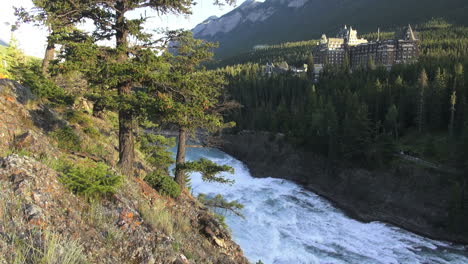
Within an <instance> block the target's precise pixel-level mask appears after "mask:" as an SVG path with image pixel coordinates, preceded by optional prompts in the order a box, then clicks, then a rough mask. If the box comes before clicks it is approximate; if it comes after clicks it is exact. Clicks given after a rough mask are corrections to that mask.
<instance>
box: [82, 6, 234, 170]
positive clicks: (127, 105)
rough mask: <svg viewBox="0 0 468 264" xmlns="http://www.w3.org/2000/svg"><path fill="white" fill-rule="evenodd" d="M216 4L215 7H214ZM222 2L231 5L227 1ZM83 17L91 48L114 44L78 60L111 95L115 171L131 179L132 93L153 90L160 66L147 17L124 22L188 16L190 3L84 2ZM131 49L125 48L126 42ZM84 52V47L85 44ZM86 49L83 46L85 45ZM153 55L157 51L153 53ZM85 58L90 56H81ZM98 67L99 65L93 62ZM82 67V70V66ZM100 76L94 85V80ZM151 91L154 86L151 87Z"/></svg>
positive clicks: (132, 155) (135, 110) (134, 114)
mask: <svg viewBox="0 0 468 264" xmlns="http://www.w3.org/2000/svg"><path fill="white" fill-rule="evenodd" d="M215 2H217V3H219V1H215ZM228 2H232V1H231V0H228ZM84 3H85V6H86V12H82V13H81V15H82V16H84V17H86V18H89V19H92V20H93V21H94V24H95V25H96V29H95V30H94V32H92V37H88V38H85V39H87V40H89V39H91V44H94V43H97V41H98V40H102V39H111V38H114V39H115V46H114V47H94V51H90V49H89V48H88V49H84V48H83V47H82V48H83V49H84V50H85V51H83V50H82V53H81V54H80V55H81V56H79V57H80V59H81V60H83V59H85V60H86V61H88V62H89V61H90V60H94V61H95V63H94V64H93V65H92V66H94V67H95V68H94V69H88V72H91V71H93V72H94V75H93V77H92V78H93V80H92V81H96V82H97V83H99V85H100V86H101V87H102V88H103V89H107V90H109V88H110V89H113V90H115V91H116V99H117V100H116V104H117V110H118V118H119V166H120V168H121V170H122V172H123V173H124V174H126V175H131V174H133V166H134V158H135V153H134V130H135V126H136V120H135V117H136V114H138V113H137V111H138V109H136V108H135V107H134V106H132V102H134V103H140V101H141V100H138V99H137V98H136V97H135V95H136V93H135V91H134V90H135V89H134V88H135V87H136V86H138V85H139V84H141V83H150V84H154V83H155V82H154V79H155V78H157V76H155V75H157V73H159V72H160V71H164V70H165V68H164V67H165V66H164V67H163V66H162V65H161V64H160V61H161V59H160V58H157V57H156V56H155V54H154V52H155V51H154V50H155V49H158V47H160V45H158V44H159V43H156V42H155V41H154V40H153V39H152V35H151V34H149V33H146V32H145V31H144V24H145V22H146V21H147V19H148V17H140V18H137V19H130V18H128V14H129V13H130V12H134V11H136V10H141V9H143V8H146V9H151V10H154V11H157V12H158V14H159V15H164V14H168V13H174V14H189V13H190V12H191V6H192V4H193V1H192V0H175V1H162V2H161V1H147V0H106V1H101V0H90V1H84ZM130 38H132V39H134V40H136V43H137V44H130V42H129V39H130ZM86 44H88V46H90V45H89V44H90V43H86ZM85 46H86V45H85ZM156 52H157V51H156ZM85 54H87V55H91V56H94V57H92V58H90V57H89V56H84V55H85ZM98 61H99V62H98ZM158 64H159V66H158ZM82 66H83V67H87V68H89V67H88V65H86V63H82ZM96 73H99V74H100V77H101V78H100V79H98V78H96V77H97V75H99V74H96ZM154 86H155V87H157V85H154Z"/></svg>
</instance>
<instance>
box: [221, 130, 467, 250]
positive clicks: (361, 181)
mask: <svg viewBox="0 0 468 264" xmlns="http://www.w3.org/2000/svg"><path fill="white" fill-rule="evenodd" d="M224 138H225V140H226V143H225V144H224V146H223V150H224V151H225V152H227V153H229V154H231V155H233V156H234V157H236V158H238V159H240V160H242V161H243V162H245V163H246V164H247V166H248V167H249V169H250V171H251V173H252V175H253V176H255V177H274V178H282V179H288V180H292V181H295V182H297V183H299V184H301V185H303V186H304V187H306V188H308V189H310V190H311V191H313V192H315V193H317V194H319V195H321V196H324V197H325V198H327V199H329V200H331V201H332V202H334V203H335V204H336V205H337V206H338V207H340V208H342V209H344V211H345V212H347V213H349V214H350V215H351V216H352V217H354V218H357V219H359V220H362V221H366V222H367V221H383V222H387V223H392V224H395V225H397V226H401V227H403V228H406V229H408V230H411V231H413V232H416V233H419V234H422V235H424V236H427V237H431V238H436V239H442V240H450V241H454V242H459V243H465V244H466V243H468V237H467V236H465V235H462V234H461V233H459V232H458V231H456V229H455V230H454V229H452V228H453V227H449V226H450V224H451V217H450V210H451V206H452V197H453V190H454V189H453V188H454V186H453V179H454V177H457V176H455V175H446V174H442V173H439V172H436V171H433V170H426V169H423V168H418V167H415V166H411V165H398V166H397V167H393V168H391V169H388V170H386V171H368V170H364V169H359V168H344V167H334V168H329V173H326V170H325V168H326V162H325V160H324V159H323V158H321V157H319V156H317V155H315V154H313V153H310V152H306V151H301V150H298V149H295V148H294V147H292V146H291V145H290V144H288V143H287V142H286V140H285V139H284V138H283V137H282V136H272V135H270V134H268V133H254V132H244V133H240V134H238V135H224Z"/></svg>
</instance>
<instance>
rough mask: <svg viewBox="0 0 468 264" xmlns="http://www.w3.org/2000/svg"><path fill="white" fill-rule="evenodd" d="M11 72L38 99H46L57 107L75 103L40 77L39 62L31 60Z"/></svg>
mask: <svg viewBox="0 0 468 264" xmlns="http://www.w3.org/2000/svg"><path fill="white" fill-rule="evenodd" d="M13 72H14V74H15V76H16V77H17V79H18V80H19V81H20V82H21V83H22V84H23V85H25V86H28V87H29V88H31V91H32V92H33V94H34V95H36V96H37V97H38V98H43V99H48V100H49V101H51V102H53V103H56V104H59V105H73V103H74V102H75V98H74V96H72V95H69V94H66V92H65V90H64V89H63V88H62V87H59V86H58V85H56V84H55V83H54V82H53V81H52V80H50V79H47V78H46V77H45V76H44V75H42V73H41V70H40V61H37V60H31V61H29V62H28V63H25V64H24V65H21V66H19V67H17V68H15V69H14V71H13Z"/></svg>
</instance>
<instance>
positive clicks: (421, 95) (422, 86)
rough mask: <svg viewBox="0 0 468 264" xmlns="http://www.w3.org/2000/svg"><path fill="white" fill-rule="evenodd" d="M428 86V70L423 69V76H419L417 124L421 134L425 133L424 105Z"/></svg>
mask: <svg viewBox="0 0 468 264" xmlns="http://www.w3.org/2000/svg"><path fill="white" fill-rule="evenodd" d="M427 86H428V77H427V73H426V70H425V69H423V70H422V71H421V74H420V75H419V79H418V110H417V116H416V118H417V120H416V123H417V125H418V131H419V133H422V132H423V128H424V122H425V114H426V112H425V109H424V103H425V91H426V89H427Z"/></svg>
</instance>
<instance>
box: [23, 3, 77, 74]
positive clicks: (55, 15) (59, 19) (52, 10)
mask: <svg viewBox="0 0 468 264" xmlns="http://www.w3.org/2000/svg"><path fill="white" fill-rule="evenodd" d="M32 2H33V4H34V8H32V9H31V10H26V9H24V8H15V15H16V16H17V17H18V19H19V20H20V21H21V22H23V23H34V24H35V25H37V26H46V27H47V30H48V31H49V35H48V37H47V46H46V50H45V53H44V58H43V60H42V66H41V70H42V73H43V74H44V75H46V76H47V75H48V74H49V64H50V62H51V61H52V60H53V59H54V56H55V46H56V44H57V43H58V42H59V41H60V39H61V38H63V37H64V36H65V35H66V34H67V33H68V32H70V31H71V30H72V29H73V28H74V23H77V22H79V21H80V20H81V19H82V17H83V12H84V10H83V9H82V8H83V5H81V4H82V3H80V0H68V1H49V0H33V1H32Z"/></svg>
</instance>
